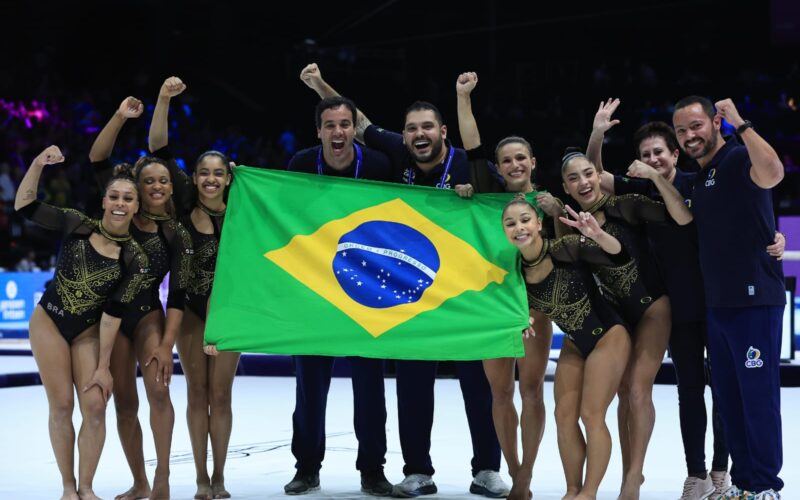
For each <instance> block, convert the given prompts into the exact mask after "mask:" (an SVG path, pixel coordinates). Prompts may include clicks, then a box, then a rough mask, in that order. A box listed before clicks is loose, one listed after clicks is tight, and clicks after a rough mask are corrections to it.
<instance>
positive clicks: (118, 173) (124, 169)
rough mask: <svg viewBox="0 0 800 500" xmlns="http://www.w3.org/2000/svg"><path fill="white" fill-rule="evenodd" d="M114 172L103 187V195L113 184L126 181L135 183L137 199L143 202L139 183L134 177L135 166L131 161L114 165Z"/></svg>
mask: <svg viewBox="0 0 800 500" xmlns="http://www.w3.org/2000/svg"><path fill="white" fill-rule="evenodd" d="M112 172H113V174H112V175H111V178H110V179H109V180H108V182H106V186H105V188H103V196H105V195H106V194H107V193H108V188H110V187H111V185H112V184H114V183H115V182H117V181H125V182H130V183H131V184H133V190H134V191H135V192H136V201H139V202H141V201H142V194H141V193H140V192H139V185H138V184H137V183H136V179H135V178H134V177H133V166H132V165H131V164H130V163H119V164H117V165H115V166H114V169H113V170H112Z"/></svg>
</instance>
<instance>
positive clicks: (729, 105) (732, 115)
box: [714, 99, 744, 128]
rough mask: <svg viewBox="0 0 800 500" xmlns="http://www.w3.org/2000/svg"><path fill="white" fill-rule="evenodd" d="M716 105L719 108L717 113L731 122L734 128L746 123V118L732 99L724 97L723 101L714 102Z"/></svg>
mask: <svg viewBox="0 0 800 500" xmlns="http://www.w3.org/2000/svg"><path fill="white" fill-rule="evenodd" d="M714 107H716V108H717V115H718V116H720V117H722V119H723V120H725V121H726V122H728V123H730V124H731V125H732V126H733V128H739V126H740V125H742V124H743V123H744V120H743V119H742V117H741V116H739V111H738V110H737V109H736V105H735V104H733V101H732V100H730V99H723V100H721V101H717V102H716V103H714Z"/></svg>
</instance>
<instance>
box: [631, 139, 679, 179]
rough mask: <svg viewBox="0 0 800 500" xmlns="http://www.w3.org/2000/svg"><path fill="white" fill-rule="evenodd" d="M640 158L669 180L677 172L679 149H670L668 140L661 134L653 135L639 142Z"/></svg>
mask: <svg viewBox="0 0 800 500" xmlns="http://www.w3.org/2000/svg"><path fill="white" fill-rule="evenodd" d="M638 149H639V159H640V160H641V161H643V162H645V163H647V164H648V165H650V166H651V167H653V168H654V169H656V172H658V174H659V175H660V176H662V177H664V178H665V179H667V180H669V179H671V178H672V175H673V174H674V172H675V165H677V163H678V150H677V149H675V150H673V151H670V150H669V147H668V146H667V142H666V141H665V140H664V138H663V137H661V136H657V135H655V136H651V137H648V138H646V139H644V140H643V141H642V142H640V143H639V148H638Z"/></svg>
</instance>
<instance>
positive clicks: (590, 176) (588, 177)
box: [561, 156, 602, 209]
mask: <svg viewBox="0 0 800 500" xmlns="http://www.w3.org/2000/svg"><path fill="white" fill-rule="evenodd" d="M561 175H562V179H563V181H564V191H566V192H567V194H569V195H570V196H572V199H573V200H575V201H577V202H578V204H579V205H580V206H581V208H584V209H586V208H589V207H590V206H592V205H593V204H594V203H595V202H596V201H597V200H599V199H600V197H601V196H602V193H601V192H600V176H599V175H598V174H597V168H595V166H594V164H593V163H592V162H590V161H589V159H588V158H586V157H585V156H578V157H575V158H573V159H571V160H570V161H569V162H568V163H567V164H566V165H565V166H564V168H563V169H562V173H561Z"/></svg>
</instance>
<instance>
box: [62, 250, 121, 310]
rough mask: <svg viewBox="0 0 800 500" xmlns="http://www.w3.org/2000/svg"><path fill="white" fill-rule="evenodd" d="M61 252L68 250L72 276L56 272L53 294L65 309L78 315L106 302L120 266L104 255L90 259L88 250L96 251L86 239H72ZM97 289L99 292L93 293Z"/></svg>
mask: <svg viewBox="0 0 800 500" xmlns="http://www.w3.org/2000/svg"><path fill="white" fill-rule="evenodd" d="M62 252H69V254H70V260H71V261H72V262H71V264H72V268H71V269H70V271H71V276H67V274H66V273H65V272H63V271H58V272H57V273H56V293H58V296H59V297H60V298H61V301H62V302H63V304H64V309H65V310H66V311H67V312H69V313H71V314H75V315H80V314H83V313H85V312H86V311H89V310H91V309H95V308H97V307H99V306H101V305H102V304H103V303H104V302H105V301H106V296H107V293H108V289H109V288H110V287H111V286H113V283H115V282H116V281H117V280H119V278H120V267H119V264H118V263H117V261H116V260H115V259H109V258H103V259H102V261H99V262H93V261H92V260H90V259H87V258H86V254H87V252H96V250H94V248H91V243H89V241H88V240H86V239H80V240H71V241H68V242H67V243H65V244H64V247H63V248H62ZM96 291H98V292H100V293H96Z"/></svg>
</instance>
